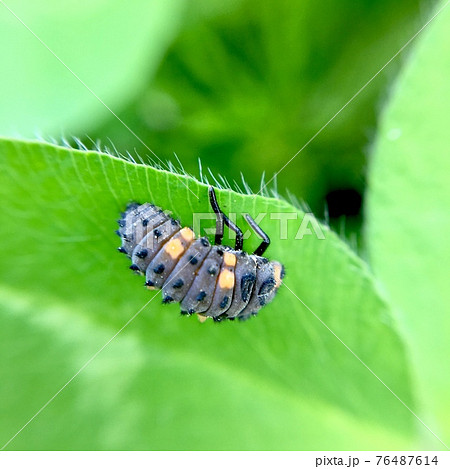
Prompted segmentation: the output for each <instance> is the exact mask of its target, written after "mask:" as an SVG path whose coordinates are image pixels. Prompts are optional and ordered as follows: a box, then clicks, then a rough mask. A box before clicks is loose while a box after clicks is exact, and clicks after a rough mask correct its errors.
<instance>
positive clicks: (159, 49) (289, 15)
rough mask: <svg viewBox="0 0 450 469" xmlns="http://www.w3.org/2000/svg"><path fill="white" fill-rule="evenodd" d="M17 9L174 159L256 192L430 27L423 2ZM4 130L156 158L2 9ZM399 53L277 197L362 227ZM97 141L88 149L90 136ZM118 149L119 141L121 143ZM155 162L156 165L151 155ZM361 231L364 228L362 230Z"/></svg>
mask: <svg viewBox="0 0 450 469" xmlns="http://www.w3.org/2000/svg"><path fill="white" fill-rule="evenodd" d="M8 5H9V6H10V7H11V9H13V10H14V11H15V13H16V14H17V15H18V16H19V17H20V18H21V19H23V21H24V22H25V23H26V24H27V25H28V26H29V27H30V29H31V30H32V31H33V32H35V33H36V34H37V35H38V36H39V37H40V38H41V39H42V40H43V41H44V42H45V43H46V44H47V45H48V46H49V47H50V48H51V49H52V50H53V51H54V52H55V53H56V54H57V55H58V57H60V58H61V60H62V61H63V62H64V63H65V64H66V65H67V67H69V68H70V69H71V70H72V71H73V72H74V73H75V74H77V75H78V77H79V78H80V79H81V80H83V82H84V83H85V84H86V85H87V86H88V87H89V88H91V89H92V91H93V92H95V94H96V95H97V96H98V97H99V98H101V99H102V100H103V101H104V102H105V104H107V105H108V106H109V107H110V108H111V110H112V111H113V112H114V113H115V114H116V115H117V116H118V117H119V118H120V119H121V120H122V121H123V122H124V123H126V125H127V126H129V127H130V129H132V131H133V132H135V133H136V134H137V136H139V138H140V139H142V140H143V142H145V145H146V146H148V147H149V148H151V150H152V151H154V152H155V153H156V154H157V155H158V157H159V158H161V159H162V160H164V161H166V160H167V159H171V160H174V159H175V158H174V154H176V155H177V156H178V158H179V159H180V161H181V162H182V164H183V166H184V167H185V169H186V170H187V171H188V172H191V173H192V174H196V175H198V158H200V159H201V161H202V163H203V166H204V168H207V167H209V168H211V170H212V171H213V172H214V173H215V174H217V173H220V174H222V175H224V176H225V177H227V178H228V179H229V180H231V181H232V180H237V181H240V180H241V172H242V173H243V174H244V175H245V179H246V181H247V182H248V183H249V184H250V186H251V187H252V188H253V189H254V190H257V189H258V188H259V184H260V181H261V177H262V175H263V173H264V172H265V174H266V180H267V179H269V178H270V177H272V175H273V174H274V173H275V172H277V171H278V170H280V169H281V168H282V167H283V165H284V164H285V163H286V162H287V161H288V160H289V159H290V158H291V157H293V156H294V154H295V153H297V152H298V151H299V150H300V149H301V148H302V147H303V146H304V144H305V143H306V142H307V141H308V140H309V139H310V138H311V137H312V136H313V135H314V134H315V133H316V132H317V131H318V130H319V129H320V128H321V127H322V126H323V125H324V124H325V123H326V122H327V121H328V120H329V119H330V118H331V117H332V116H333V115H334V114H335V113H336V112H337V111H338V110H339V109H340V108H341V107H342V106H344V104H345V103H346V102H347V101H348V100H349V99H350V98H351V97H352V96H353V95H354V93H356V92H357V91H358V90H359V89H360V88H361V87H362V86H363V85H364V84H365V83H366V82H367V81H368V80H369V79H370V78H371V77H372V76H373V75H374V74H375V73H376V72H377V71H378V70H379V69H380V68H381V67H382V66H383V65H384V64H385V63H386V62H387V61H388V60H389V59H390V58H391V57H392V56H393V55H394V53H395V52H397V50H398V49H399V48H400V47H401V46H402V45H403V44H404V43H405V42H406V41H407V40H408V39H409V38H410V37H411V36H412V34H413V33H414V32H416V30H417V29H418V27H419V25H421V24H423V22H424V21H425V19H426V18H427V16H428V13H429V11H430V9H431V5H432V2H424V1H417V0H396V1H393V0H381V1H379V0H378V1H374V0H373V1H368V0H362V1H358V2H354V1H350V0H339V1H338V0H326V1H323V2H314V1H307V0H301V1H292V0H281V1H276V2H275V1H267V2H258V1H252V0H226V1H220V2H219V1H216V0H208V1H206V0H197V1H195V0H194V1H187V0H171V1H169V2H167V1H162V0H154V1H151V2H144V1H134V2H131V3H129V4H126V5H125V4H124V3H123V2H119V1H109V2H105V1H98V0H97V1H92V2H89V5H84V6H83V7H82V8H80V7H79V6H78V4H77V3H76V2H71V1H69V2H64V3H63V5H64V7H62V6H61V5H62V4H60V3H58V2H54V1H49V2H46V3H45V5H39V6H38V5H37V4H34V3H33V2H23V1H13V0H11V1H10V2H8ZM0 13H1V16H0V20H1V22H2V28H1V30H0V34H1V35H2V36H3V37H2V38H1V42H0V44H1V45H0V48H1V57H2V63H3V64H4V68H3V70H2V74H1V76H0V86H1V87H2V89H7V90H8V93H7V95H6V96H3V97H2V106H1V110H0V112H1V115H0V133H1V134H4V135H11V134H13V135H20V136H35V135H36V134H37V133H40V134H42V135H43V136H44V137H49V136H50V137H53V138H59V137H60V136H62V135H64V136H65V137H66V138H67V139H69V140H70V137H71V136H76V137H78V138H81V139H82V140H83V141H84V143H85V144H86V145H87V146H89V147H92V143H91V141H90V139H93V140H94V141H96V140H97V139H100V141H101V142H102V143H103V144H105V145H108V146H110V147H112V143H113V144H114V146H115V147H116V148H117V150H118V151H121V152H126V151H128V152H130V153H132V154H134V152H135V151H136V152H138V153H139V154H140V155H142V156H143V157H145V155H148V154H149V151H148V149H147V148H146V147H145V146H144V145H143V144H142V143H141V142H140V141H139V140H138V139H137V138H136V137H135V136H134V135H133V134H132V133H131V132H130V131H129V130H128V129H127V128H126V127H125V126H124V125H123V124H122V123H121V122H119V120H118V119H117V118H116V117H115V116H114V115H112V113H111V112H109V111H108V110H106V109H105V108H104V106H103V105H102V104H101V103H100V102H99V101H98V100H97V99H96V98H95V97H94V96H93V95H92V94H91V93H90V92H89V91H88V90H87V89H86V88H84V87H83V85H82V84H81V83H80V82H79V81H77V79H76V78H75V77H73V76H72V77H71V76H70V73H69V72H68V70H67V69H66V68H65V67H64V66H62V64H61V63H59V62H58V61H57V60H56V59H55V57H53V56H52V55H51V54H50V53H49V51H48V50H46V48H45V47H43V46H42V44H40V43H39V42H38V41H37V40H36V38H34V37H33V36H32V35H31V34H30V32H29V31H27V30H26V28H24V26H23V25H22V24H20V22H19V21H18V20H17V19H16V18H14V17H13V16H12V15H11V14H10V13H9V12H8V11H6V10H5V8H2V11H1V12H0ZM402 60H403V58H402V57H399V58H398V59H397V60H396V61H394V62H393V63H392V64H391V65H390V66H389V68H388V69H387V70H386V71H384V72H383V73H382V74H381V75H380V76H378V77H377V78H376V80H374V81H373V82H372V83H371V84H370V86H369V87H367V89H365V90H364V91H363V92H362V93H361V95H360V96H358V98H357V99H355V101H353V102H352V103H351V105H350V106H348V107H347V108H346V109H344V110H343V111H342V112H341V113H340V115H339V116H338V117H337V118H336V119H335V120H334V121H333V122H332V123H330V125H328V126H327V128H326V129H325V130H324V131H323V132H322V133H321V134H320V135H319V136H318V137H317V138H315V139H314V141H313V142H312V143H311V144H310V145H308V146H307V147H306V148H305V149H304V150H303V151H302V152H301V154H299V155H298V156H297V157H296V158H295V159H294V160H293V161H292V162H291V163H290V164H289V166H288V167H287V168H286V169H285V170H283V171H282V172H281V173H280V174H279V176H278V188H279V190H280V192H281V193H282V194H283V193H285V189H286V188H289V190H290V191H291V192H292V193H294V194H295V195H296V196H298V197H299V198H301V199H302V200H304V201H305V202H306V203H307V204H308V205H309V206H310V207H311V209H312V210H313V211H314V213H315V214H316V215H317V216H318V217H319V218H324V217H325V216H326V215H325V213H326V211H328V212H330V216H331V218H332V222H333V219H339V218H340V217H342V216H349V217H350V218H349V219H347V220H346V221H345V222H344V221H342V220H341V221H340V222H337V223H335V224H334V225H335V226H337V228H338V229H339V230H340V231H343V232H345V231H346V228H348V227H350V231H352V230H353V229H357V227H358V222H359V221H360V218H359V217H358V215H359V214H360V210H361V200H362V198H363V197H364V184H365V174H366V163H367V154H368V148H369V145H370V142H371V141H372V139H373V136H374V133H375V130H376V126H377V116H378V114H379V109H380V106H381V105H382V103H383V101H384V99H385V95H386V90H387V89H388V88H389V86H390V84H391V83H392V80H393V79H394V78H395V75H396V73H397V71H398V70H399V67H400V65H401V62H402ZM88 137H89V138H88ZM110 141H111V142H112V143H111V142H110ZM153 159H155V158H154V157H153ZM354 220H355V221H356V223H354Z"/></svg>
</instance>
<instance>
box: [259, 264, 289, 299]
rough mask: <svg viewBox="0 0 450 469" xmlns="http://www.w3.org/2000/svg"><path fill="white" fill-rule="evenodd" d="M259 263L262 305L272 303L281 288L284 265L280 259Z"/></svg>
mask: <svg viewBox="0 0 450 469" xmlns="http://www.w3.org/2000/svg"><path fill="white" fill-rule="evenodd" d="M264 261H265V262H264V263H258V264H259V266H258V267H259V268H258V274H257V276H258V282H257V288H258V292H257V295H258V301H259V305H260V306H264V305H265V304H267V303H270V302H271V301H272V300H273V298H274V297H275V294H276V293H277V291H278V288H280V285H281V283H282V280H283V277H284V267H283V265H282V264H281V263H280V262H278V261H267V260H266V259H264Z"/></svg>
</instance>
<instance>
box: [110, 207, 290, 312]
mask: <svg viewBox="0 0 450 469" xmlns="http://www.w3.org/2000/svg"><path fill="white" fill-rule="evenodd" d="M117 233H118V235H119V236H120V237H121V239H122V246H121V247H120V248H119V251H121V252H123V253H125V254H127V255H128V256H129V257H131V260H132V265H131V269H133V270H135V271H137V272H139V273H141V274H143V275H145V277H146V285H147V286H148V287H149V288H152V289H154V288H160V289H162V295H163V302H164V303H171V302H174V301H176V302H179V303H181V305H180V306H181V312H182V313H183V314H194V313H197V314H199V316H200V317H202V316H203V317H212V318H214V319H215V320H219V321H220V320H221V319H224V318H227V319H235V318H238V319H247V318H249V317H250V316H252V315H256V314H257V312H258V310H259V309H261V308H262V307H263V306H264V305H266V304H267V303H269V302H270V301H272V299H273V298H274V296H275V294H276V292H277V290H278V288H279V286H280V284H281V280H282V278H283V275H284V269H283V266H282V265H281V264H280V263H279V262H277V261H269V260H268V259H266V258H264V257H261V256H258V255H254V254H248V253H246V252H245V251H241V250H233V249H231V248H229V247H227V246H212V245H211V244H210V242H209V241H208V239H207V238H205V237H203V238H198V239H196V238H195V236H194V233H193V232H192V230H190V228H182V227H181V226H180V223H179V222H178V221H176V220H174V219H173V218H171V217H170V216H168V215H166V214H165V213H164V212H163V211H162V210H161V209H160V208H158V207H156V206H154V205H151V204H148V203H147V204H143V205H138V204H130V205H129V206H128V207H127V209H126V211H125V213H124V214H123V215H122V218H121V219H120V220H119V230H118V231H117Z"/></svg>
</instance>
